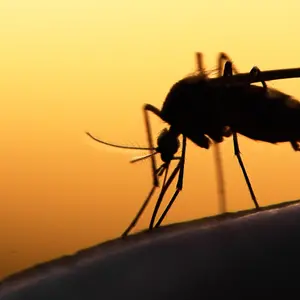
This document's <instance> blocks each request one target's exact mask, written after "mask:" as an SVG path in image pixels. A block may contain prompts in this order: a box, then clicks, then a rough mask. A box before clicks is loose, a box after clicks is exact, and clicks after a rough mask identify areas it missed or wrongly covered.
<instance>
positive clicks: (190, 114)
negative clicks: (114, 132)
mask: <svg viewBox="0 0 300 300" xmlns="http://www.w3.org/2000/svg"><path fill="white" fill-rule="evenodd" d="M219 60H220V61H223V62H224V70H223V76H221V77H218V78H208V77H207V76H203V74H196V75H191V76H187V77H185V78H183V79H181V80H179V81H178V82H176V83H175V84H174V85H173V86H172V87H171V89H170V91H169V93H168V94H167V96H166V99H165V101H164V103H163V105H162V109H161V110H159V109H158V108H156V107H155V106H153V105H151V104H145V105H144V106H143V113H144V119H145V125H146V133H147V139H148V147H144V148H141V147H128V146H120V145H115V144H110V143H107V142H104V141H102V140H99V139H97V138H95V137H94V136H92V135H91V134H90V133H87V134H88V135H89V136H90V137H92V138H93V139H94V140H96V141H98V142H100V143H104V144H106V145H110V146H115V147H119V148H127V149H144V150H149V151H150V153H149V154H148V155H146V156H144V157H142V158H139V159H137V160H134V161H138V160H141V159H146V158H150V159H151V169H152V178H153V187H152V189H151V191H150V193H149V195H148V196H147V198H146V200H145V201H144V203H143V205H142V207H141V208H140V210H139V212H138V213H137V215H136V217H135V218H134V219H133V221H132V222H131V224H130V225H129V227H128V228H127V229H126V230H125V232H124V233H123V234H122V237H125V236H127V235H128V233H129V232H130V230H131V229H132V228H133V227H134V226H135V225H136V223H137V221H138V219H139V218H140V216H141V215H142V213H143V211H144V210H145V208H146V206H147V205H148V203H149V201H150V198H151V196H152V195H153V193H154V191H155V189H156V188H157V187H158V186H159V180H158V177H160V176H162V175H163V174H164V179H163V185H162V188H161V192H160V194H159V197H158V200H157V202H156V205H155V208H154V211H153V214H152V217H151V221H150V225H149V230H151V229H153V228H154V227H155V228H156V227H159V226H160V224H161V223H162V221H163V219H164V218H165V216H166V214H167V213H168V211H169V209H170V208H171V206H172V205H173V203H174V201H175V200H176V198H177V196H178V194H179V192H180V191H181V190H182V188H183V177H184V165H185V154H186V140H187V139H189V140H190V141H192V142H193V143H194V144H196V145H197V146H199V147H201V148H204V149H209V148H210V145H211V144H212V142H214V143H221V142H222V141H223V140H224V137H230V136H231V135H232V136H233V145H234V153H235V155H236V156H237V159H238V162H239V165H240V167H241V169H242V172H243V175H244V178H245V181H246V183H247V186H248V189H249V192H250V195H251V198H252V201H253V203H254V205H255V207H256V208H257V209H259V204H258V202H257V199H256V196H255V194H254V191H253V188H252V186H251V183H250V180H249V177H248V174H247V172H246V169H245V167H244V164H243V161H242V158H241V155H240V150H239V144H238V139H237V134H241V135H244V136H246V137H248V138H250V139H253V140H260V141H265V142H269V143H273V144H275V143H279V142H290V143H291V145H292V147H293V149H294V150H295V151H299V150H300V146H299V141H300V128H299V126H298V123H299V122H298V120H299V117H300V102H298V101H297V100H295V99H294V98H293V97H291V96H290V95H287V94H285V93H282V92H280V91H278V90H275V89H271V88H268V87H267V85H266V81H271V80H279V79H287V78H297V77H300V68H294V69H281V70H270V71H260V70H259V68H258V67H253V68H252V69H251V71H250V72H248V73H238V72H237V70H236V69H235V67H234V66H233V64H232V62H231V60H229V59H228V55H226V54H225V53H223V52H222V53H220V54H219ZM220 65H221V64H219V68H221V67H220ZM259 82H261V83H262V86H256V85H252V83H259ZM150 112H151V113H152V114H154V115H156V116H157V117H158V118H160V119H161V120H162V121H164V122H166V123H167V124H168V125H169V128H165V129H164V130H163V131H162V132H161V133H160V135H159V136H158V139H157V147H154V143H153V137H152V132H151V125H150V120H149V113H150ZM180 135H182V146H181V148H182V150H181V156H175V154H176V153H177V152H178V150H179V148H180V143H179V136H180ZM156 154H160V156H161V159H162V161H163V163H162V165H161V166H160V167H158V168H157V165H156V160H155V156H156ZM173 160H178V163H177V165H176V167H175V169H174V170H173V172H172V173H171V175H170V176H169V178H168V179H167V173H168V169H169V165H170V163H171V161H173ZM177 175H178V179H177V184H176V190H175V192H174V194H173V196H172V198H171V200H170V201H169V203H168V205H167V206H166V208H165V210H164V211H163V213H162V215H161V217H160V218H159V219H158V221H157V222H156V224H154V223H155V219H156V216H157V213H158V210H159V207H160V205H161V202H162V200H163V197H164V195H165V193H166V191H167V189H168V188H169V186H170V185H171V183H172V182H173V180H174V179H175V178H176V176H177Z"/></svg>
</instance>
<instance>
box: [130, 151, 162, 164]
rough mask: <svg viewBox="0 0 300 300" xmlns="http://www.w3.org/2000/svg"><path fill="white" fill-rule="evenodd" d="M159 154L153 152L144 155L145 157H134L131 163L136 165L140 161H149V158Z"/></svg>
mask: <svg viewBox="0 0 300 300" xmlns="http://www.w3.org/2000/svg"><path fill="white" fill-rule="evenodd" d="M157 153H158V152H153V153H150V154H146V155H143V156H138V157H134V158H133V159H131V160H130V162H131V163H132V164H133V163H135V162H138V161H141V160H144V159H147V158H149V157H151V156H152V155H155V154H157Z"/></svg>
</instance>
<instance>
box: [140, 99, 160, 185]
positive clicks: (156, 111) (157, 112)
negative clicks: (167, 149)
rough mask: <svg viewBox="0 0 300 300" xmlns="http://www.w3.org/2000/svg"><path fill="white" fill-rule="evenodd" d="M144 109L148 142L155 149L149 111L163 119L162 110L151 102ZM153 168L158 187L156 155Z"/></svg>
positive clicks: (153, 175) (152, 160)
mask: <svg viewBox="0 0 300 300" xmlns="http://www.w3.org/2000/svg"><path fill="white" fill-rule="evenodd" d="M143 111H144V119H145V125H146V132H147V139H148V144H149V147H150V148H151V149H154V146H153V137H152V132H151V126H150V119H149V111H151V112H152V113H154V114H155V115H156V116H158V117H159V118H160V119H162V118H161V114H160V110H159V109H158V108H156V107H155V106H153V105H151V104H145V105H144V107H143ZM150 153H153V150H150ZM151 168H152V177H153V185H154V186H156V187H158V186H159V183H158V178H157V174H156V160H155V157H154V155H152V156H151Z"/></svg>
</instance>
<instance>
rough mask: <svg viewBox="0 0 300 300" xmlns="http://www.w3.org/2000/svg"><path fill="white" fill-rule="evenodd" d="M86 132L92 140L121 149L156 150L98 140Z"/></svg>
mask: <svg viewBox="0 0 300 300" xmlns="http://www.w3.org/2000/svg"><path fill="white" fill-rule="evenodd" d="M86 134H87V135H88V136H89V137H90V138H92V139H93V140H95V141H96V142H98V143H101V144H104V145H107V146H111V147H116V148H122V149H132V150H157V148H147V147H133V146H125V145H116V144H112V143H108V142H105V141H102V140H99V139H98V138H96V137H94V136H93V135H92V134H90V133H89V132H86Z"/></svg>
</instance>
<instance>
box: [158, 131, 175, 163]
mask: <svg viewBox="0 0 300 300" xmlns="http://www.w3.org/2000/svg"><path fill="white" fill-rule="evenodd" d="M179 146H180V142H179V139H178V135H177V134H176V133H175V132H174V131H172V130H169V129H167V128H164V129H163V130H162V131H161V133H160V134H159V136H158V138H157V152H159V153H160V154H161V159H162V161H164V162H168V161H171V160H172V159H173V157H174V154H175V153H176V152H177V151H178V148H179Z"/></svg>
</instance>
